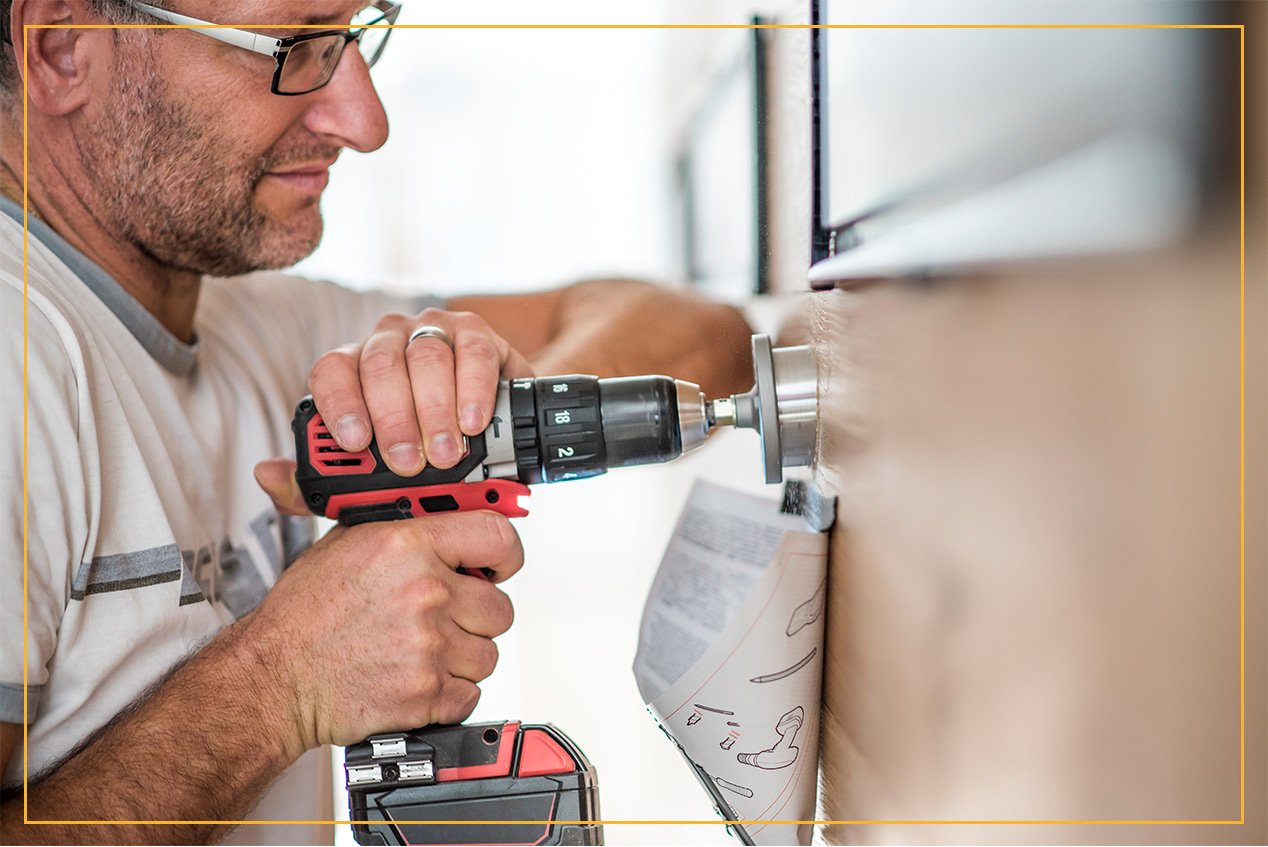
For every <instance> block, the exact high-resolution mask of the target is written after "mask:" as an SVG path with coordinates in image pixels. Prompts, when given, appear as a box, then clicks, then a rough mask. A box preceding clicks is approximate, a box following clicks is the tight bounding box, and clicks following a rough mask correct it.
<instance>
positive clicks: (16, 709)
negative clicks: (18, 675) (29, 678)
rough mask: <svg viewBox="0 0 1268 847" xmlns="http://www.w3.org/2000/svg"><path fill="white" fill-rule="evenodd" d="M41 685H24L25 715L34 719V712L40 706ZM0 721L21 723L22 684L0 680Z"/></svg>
mask: <svg viewBox="0 0 1268 847" xmlns="http://www.w3.org/2000/svg"><path fill="white" fill-rule="evenodd" d="M42 689H43V686H42V685H28V686H27V687H26V702H27V717H29V718H30V719H31V720H32V721H34V720H35V713H36V711H37V710H38V709H39V706H40V691H41V690H42ZM0 721H3V722H5V723H17V724H20V723H22V686H21V685H14V684H13V683H11V682H0Z"/></svg>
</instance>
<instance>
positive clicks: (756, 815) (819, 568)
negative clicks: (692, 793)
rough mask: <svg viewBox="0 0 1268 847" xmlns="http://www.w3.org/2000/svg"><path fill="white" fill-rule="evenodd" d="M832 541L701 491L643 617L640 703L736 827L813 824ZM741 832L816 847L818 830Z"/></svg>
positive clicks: (768, 510) (755, 501) (772, 512)
mask: <svg viewBox="0 0 1268 847" xmlns="http://www.w3.org/2000/svg"><path fill="white" fill-rule="evenodd" d="M827 541H828V539H827V535H826V534H825V533H820V532H814V531H811V530H809V529H808V528H807V524H806V522H805V520H804V519H802V518H801V517H799V516H797V515H788V514H783V513H781V512H780V510H779V501H777V500H774V499H766V498H762V497H754V496H751V495H748V494H741V493H739V492H735V491H731V490H729V489H726V488H722V487H720V486H717V485H713V484H710V483H707V482H703V481H701V482H697V483H696V486H695V488H694V489H693V490H692V493H691V496H690V497H689V498H688V500H687V504H686V506H685V507H684V509H683V513H682V515H681V517H680V518H679V519H678V526H677V528H676V529H675V531H674V535H673V538H672V539H671V540H670V542H669V547H668V549H667V550H666V551H665V556H664V559H663V560H662V561H661V565H660V570H659V571H658V572H657V574H656V579H655V581H654V582H653V584H652V589H651V593H650V594H649V595H648V599H647V605H646V607H645V608H644V610H643V621H642V625H641V627H640V630H639V644H638V654H637V656H636V657H635V659H634V676H635V679H636V680H637V682H638V687H639V692H640V693H641V694H642V695H643V700H644V702H645V703H647V707H648V709H649V711H651V712H652V714H653V716H655V718H656V719H657V720H658V721H659V722H660V725H661V728H662V729H664V730H665V731H666V733H667V734H668V735H669V736H670V737H671V738H672V739H673V740H674V741H675V742H676V743H677V744H678V746H679V748H680V749H681V750H682V752H683V755H684V756H686V757H687V759H688V760H689V761H690V763H691V764H692V766H693V767H694V768H695V770H696V774H697V776H698V777H700V779H701V781H702V783H704V784H705V787H706V788H707V789H708V790H709V792H710V794H711V795H712V796H713V798H714V800H715V803H717V804H718V807H719V811H721V812H722V813H723V814H724V815H727V816H728V817H732V818H733V819H735V820H741V821H743V820H749V821H780V820H784V821H789V820H791V821H798V820H801V821H806V820H812V819H813V818H814V810H815V785H816V780H817V775H818V761H819V749H818V747H819V695H820V680H821V676H822V666H823V631H824V630H823V623H824V622H823V610H824V603H825V601H826V584H827ZM743 829H744V834H745V835H747V838H748V839H751V840H752V843H755V844H794V843H801V844H809V843H810V835H811V828H810V827H809V826H801V827H798V826H797V825H795V824H777V823H770V824H751V825H747V826H745V827H743Z"/></svg>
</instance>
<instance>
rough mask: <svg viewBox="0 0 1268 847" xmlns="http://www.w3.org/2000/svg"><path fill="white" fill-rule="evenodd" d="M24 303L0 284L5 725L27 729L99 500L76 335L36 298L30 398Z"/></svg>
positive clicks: (0, 716) (0, 665) (0, 644)
mask: <svg viewBox="0 0 1268 847" xmlns="http://www.w3.org/2000/svg"><path fill="white" fill-rule="evenodd" d="M22 301H23V295H22V292H21V290H19V289H16V288H15V287H14V286H12V285H9V284H5V283H0V315H3V318H2V319H0V324H2V325H3V328H4V333H3V335H4V339H3V341H2V342H0V380H2V384H3V386H4V389H5V395H6V396H7V397H8V398H10V399H9V400H8V401H6V402H5V403H3V404H0V405H2V406H3V412H0V414H2V415H3V419H4V433H5V437H4V439H3V441H4V443H3V446H2V447H0V486H3V489H4V491H6V492H8V493H9V496H8V497H6V500H5V507H4V518H3V529H2V530H0V542H2V549H3V553H2V555H3V562H2V563H0V721H5V722H8V723H22V721H23V719H24V717H25V719H26V720H27V721H28V722H33V721H34V720H35V716H36V712H37V710H38V708H39V696H40V691H41V688H42V686H43V685H44V683H45V682H46V681H47V679H48V663H49V660H50V659H51V658H52V655H53V652H54V649H55V648H56V646H57V633H58V629H59V627H60V624H61V621H62V617H63V615H64V613H65V610H66V605H67V602H68V601H69V595H70V588H71V580H72V576H73V574H74V571H75V568H76V567H77V563H78V562H79V561H80V559H81V558H82V557H83V554H84V550H85V549H86V546H87V539H88V533H89V526H88V515H89V514H90V510H89V508H88V506H89V500H90V497H91V496H92V492H91V486H90V485H89V484H88V483H87V482H86V474H85V471H84V461H83V458H82V454H81V452H80V449H79V444H80V439H79V434H80V433H79V427H80V421H79V417H80V416H79V410H80V398H79V391H78V385H79V381H78V380H77V378H76V376H75V371H74V369H73V367H72V365H71V358H70V356H69V355H68V353H67V349H66V347H65V345H64V341H63V338H64V337H70V336H69V335H68V334H69V328H68V327H65V325H64V324H59V323H57V322H56V321H57V319H56V318H50V317H49V315H48V314H46V313H45V311H44V310H43V309H42V308H40V302H37V299H36V296H35V295H32V299H31V302H30V303H29V305H28V309H27V315H28V322H27V326H26V333H25V334H26V336H27V351H26V353H27V361H26V373H25V389H24V373H23V335H24V331H23V320H22V315H23V302H22ZM41 302H42V301H41ZM59 325H60V326H62V329H63V331H61V332H59V330H58V326H59ZM23 396H25V405H26V433H25V435H26V438H25V453H26V455H25V466H26V469H27V473H26V502H25V510H24V503H23V497H22V491H23V464H24V457H23V452H24V450H23V448H24V439H23V405H24V404H23V402H22V398H23ZM24 522H25V527H24ZM24 529H25V532H24ZM24 535H25V545H26V547H25V556H24V549H23V542H24ZM24 644H25V655H26V660H27V661H26V668H25V670H26V683H27V689H26V690H27V704H28V708H27V710H26V713H25V715H24V712H23V702H22V701H23V698H22V693H23V647H24Z"/></svg>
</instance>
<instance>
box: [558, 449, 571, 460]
mask: <svg viewBox="0 0 1268 847" xmlns="http://www.w3.org/2000/svg"><path fill="white" fill-rule="evenodd" d="M572 453H573V450H572V448H571V447H560V448H559V458H561V459H567V458H568V457H569V456H571V455H572Z"/></svg>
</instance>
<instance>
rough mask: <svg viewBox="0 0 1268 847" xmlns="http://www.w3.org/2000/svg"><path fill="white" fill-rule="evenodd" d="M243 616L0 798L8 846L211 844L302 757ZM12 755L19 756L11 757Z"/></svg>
mask: <svg viewBox="0 0 1268 847" xmlns="http://www.w3.org/2000/svg"><path fill="white" fill-rule="evenodd" d="M249 620H250V619H249V618H247V619H244V620H243V621H240V622H239V623H238V624H236V625H234V626H233V627H231V628H230V629H228V630H226V631H225V632H223V633H221V635H220V636H218V637H217V638H216V639H215V640H214V641H212V642H211V643H210V644H208V645H207V647H205V648H204V649H203V650H201V651H199V653H198V654H196V655H195V656H194V657H193V658H191V659H190V660H189V661H188V662H186V663H185V664H184V665H182V666H181V667H180V668H179V669H177V670H176V671H175V672H174V673H173V674H172V675H171V676H170V677H168V679H167V680H166V681H165V682H164V683H163V684H162V685H161V686H159V687H158V688H156V689H155V690H154V691H153V693H151V694H150V695H149V696H148V697H147V698H145V699H144V700H142V701H141V702H140V703H138V705H136V706H135V707H134V708H132V709H130V710H128V711H127V712H124V713H123V714H121V715H119V716H118V717H116V718H115V719H114V720H113V721H112V722H111V724H110V725H108V726H107V727H106V728H105V729H104V730H102V731H101V732H100V733H98V734H97V735H96V736H95V737H94V738H93V739H92V740H91V741H90V742H89V743H87V744H86V745H85V746H84V747H83V748H82V749H80V750H79V751H78V752H77V753H75V754H74V755H73V756H71V757H70V758H68V759H67V760H65V761H64V762H63V763H62V764H61V765H60V766H58V767H57V768H56V769H55V770H54V771H53V772H52V773H51V774H49V775H48V776H47V777H44V778H42V779H39V780H38V781H36V782H33V783H32V784H31V785H30V787H29V796H28V808H27V814H28V815H29V818H30V820H31V821H52V820H60V821H200V822H203V823H194V824H190V825H181V824H175V823H158V824H139V823H109V824H106V823H75V824H46V823H30V824H24V823H23V813H22V795H21V793H20V790H19V791H18V792H17V793H16V796H12V797H6V799H5V800H4V804H3V823H0V833H2V834H3V838H2V839H0V841H3V842H4V843H6V844H19V843H27V844H31V843H34V844H40V843H76V844H140V843H165V844H197V843H206V842H213V841H218V840H219V839H221V838H223V837H224V835H225V834H226V833H228V831H229V829H230V827H228V826H226V825H219V824H214V823H210V822H212V821H222V820H240V819H241V818H242V817H243V815H245V814H246V813H247V812H248V811H249V810H250V808H251V806H252V805H253V804H254V803H255V801H256V800H257V799H258V798H259V796H260V794H261V793H262V792H263V790H264V788H265V787H266V786H267V785H268V784H269V783H270V782H271V781H272V780H273V779H274V778H275V777H276V776H277V775H278V774H280V773H281V772H282V770H284V769H285V768H286V766H287V765H289V764H290V763H291V762H292V761H294V760H295V758H296V757H297V756H298V755H299V753H300V752H302V751H301V750H300V749H299V746H300V745H299V744H298V743H297V742H296V741H294V740H293V739H295V738H297V737H298V736H299V733H298V732H296V728H295V727H294V726H292V725H291V724H292V723H293V721H294V718H293V717H292V714H291V711H292V710H290V709H288V708H286V707H285V706H284V705H283V704H282V702H281V701H280V700H279V698H277V696H276V693H275V687H274V684H273V678H272V675H273V674H275V673H277V670H278V669H277V667H276V666H273V663H272V662H271V661H270V658H269V654H268V652H267V647H265V646H264V645H261V644H258V643H252V639H251V633H250V632H249V628H248V626H247V622H248V621H249ZM18 754H19V755H20V751H19V753H18Z"/></svg>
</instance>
